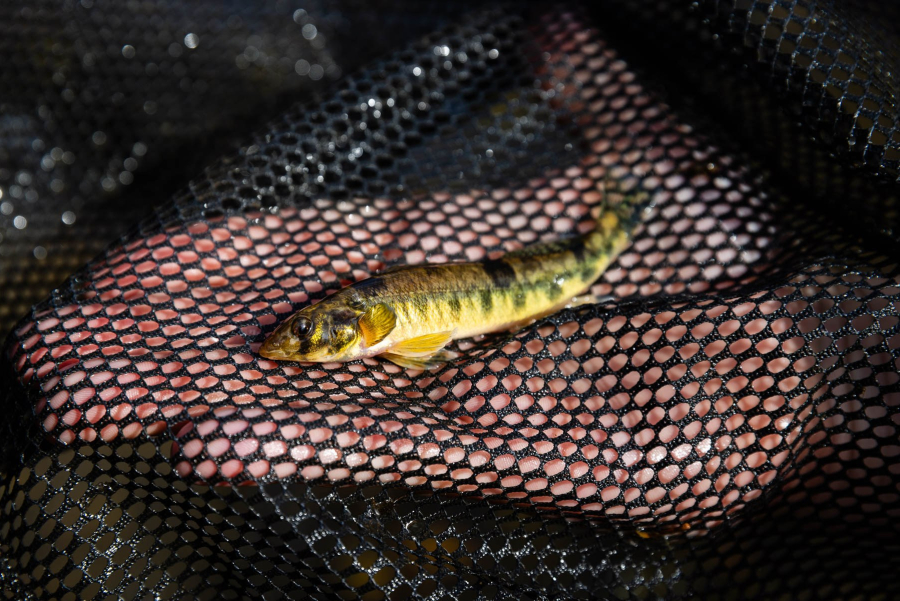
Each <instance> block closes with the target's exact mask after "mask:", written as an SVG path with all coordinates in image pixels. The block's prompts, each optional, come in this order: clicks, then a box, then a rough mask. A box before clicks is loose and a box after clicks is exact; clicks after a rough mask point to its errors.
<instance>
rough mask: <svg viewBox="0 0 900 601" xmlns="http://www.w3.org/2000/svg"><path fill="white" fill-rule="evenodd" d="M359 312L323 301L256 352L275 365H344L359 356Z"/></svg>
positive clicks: (293, 318) (343, 304)
mask: <svg viewBox="0 0 900 601" xmlns="http://www.w3.org/2000/svg"><path fill="white" fill-rule="evenodd" d="M360 315H361V311H360V310H359V309H358V308H353V307H352V306H351V304H350V303H346V302H342V300H341V299H339V298H333V299H325V300H323V301H321V302H318V303H316V304H314V305H310V306H308V307H305V308H303V309H301V310H300V311H297V313H295V314H294V315H292V316H291V317H290V318H288V319H287V320H286V321H285V322H284V323H282V324H281V325H280V326H278V328H277V329H276V330H275V331H274V332H272V334H271V335H270V336H269V337H268V338H266V340H265V342H263V344H262V346H261V347H260V348H259V354H260V355H262V356H263V357H265V358H266V359H274V360H278V361H312V362H315V363H325V362H328V361H348V360H351V359H354V358H356V357H357V356H359V353H360V350H361V344H362V339H361V336H360V331H359V317H360Z"/></svg>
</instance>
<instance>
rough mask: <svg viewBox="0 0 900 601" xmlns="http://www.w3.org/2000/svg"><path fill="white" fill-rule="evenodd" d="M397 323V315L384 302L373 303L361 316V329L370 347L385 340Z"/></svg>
mask: <svg viewBox="0 0 900 601" xmlns="http://www.w3.org/2000/svg"><path fill="white" fill-rule="evenodd" d="M396 325H397V315H396V314H395V313H394V310H393V309H391V308H390V307H389V306H387V305H386V304H384V303H379V304H377V305H372V306H371V307H369V308H368V309H366V312H365V313H363V314H362V317H360V318H359V330H360V332H361V333H362V335H363V340H365V342H366V346H368V347H372V346H375V345H376V344H378V343H379V342H381V341H382V340H384V339H385V338H386V337H387V335H388V334H390V333H391V331H392V330H393V329H394V327H395V326H396Z"/></svg>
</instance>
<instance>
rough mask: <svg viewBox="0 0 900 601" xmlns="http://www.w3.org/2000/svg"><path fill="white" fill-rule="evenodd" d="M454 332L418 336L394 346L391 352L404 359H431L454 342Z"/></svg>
mask: <svg viewBox="0 0 900 601" xmlns="http://www.w3.org/2000/svg"><path fill="white" fill-rule="evenodd" d="M452 337H453V332H437V333H436V334H425V335H423V336H416V337H415V338H410V339H409V340H404V341H403V342H401V343H399V344H397V345H395V346H392V347H391V348H390V352H391V353H392V354H394V355H400V356H402V357H430V356H431V355H433V354H435V353H436V352H438V351H439V350H441V349H442V348H444V347H445V346H447V343H448V342H450V340H452Z"/></svg>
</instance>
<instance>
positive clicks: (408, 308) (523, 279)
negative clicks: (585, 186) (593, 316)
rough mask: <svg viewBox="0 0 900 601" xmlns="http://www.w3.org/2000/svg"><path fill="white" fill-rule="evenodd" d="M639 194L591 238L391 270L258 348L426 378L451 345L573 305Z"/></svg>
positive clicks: (273, 355)
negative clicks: (423, 372) (384, 362)
mask: <svg viewBox="0 0 900 601" xmlns="http://www.w3.org/2000/svg"><path fill="white" fill-rule="evenodd" d="M638 196H642V195H635V196H634V197H631V198H626V199H624V200H623V202H620V203H618V204H617V205H615V206H613V207H606V208H605V209H604V210H603V212H602V213H601V215H600V218H599V220H598V221H597V224H596V227H595V229H594V230H593V231H591V232H589V233H588V234H585V235H583V236H579V237H576V238H570V239H565V240H560V241H558V242H552V243H548V244H538V245H535V246H531V247H528V248H525V249H522V250H519V251H516V252H512V253H509V254H507V255H505V256H503V257H502V258H499V259H492V260H487V261H478V262H470V263H444V264H425V265H410V266H398V267H392V268H390V269H387V270H386V271H383V272H381V273H379V274H376V275H374V276H372V277H370V278H368V279H365V280H361V281H359V282H356V283H354V284H351V285H350V286H347V287H346V288H343V289H342V290H339V291H338V292H336V293H334V294H333V295H331V296H329V297H327V298H325V299H323V300H321V301H319V302H318V303H315V304H313V305H310V306H308V307H304V308H303V309H301V310H300V311H298V312H297V313H295V314H294V315H292V316H291V317H289V318H288V319H287V320H286V321H285V322H284V323H282V324H281V325H280V326H278V329H276V330H275V332H273V333H272V335H271V336H269V337H268V338H267V339H266V341H265V342H264V343H263V344H262V346H261V347H260V349H259V353H260V355H262V356H263V357H265V358H267V359H276V360H283V361H313V362H329V361H351V360H354V359H359V358H362V357H373V356H376V355H378V356H381V357H384V358H385V359H388V360H390V361H392V362H394V363H396V364H397V365H400V366H402V367H406V368H411V369H426V368H429V367H432V366H434V365H437V364H439V363H441V362H444V361H446V360H448V356H447V354H446V353H445V352H442V349H443V348H444V347H445V346H446V345H447V344H448V343H449V342H450V341H451V340H457V339H460V338H469V337H472V336H477V335H479V334H487V333H490V332H499V331H503V330H511V329H515V328H518V327H521V326H523V325H526V324H528V323H531V322H533V321H535V320H536V319H539V318H541V317H545V316H547V315H550V314H552V313H555V312H556V311H558V310H560V309H562V308H564V307H566V306H572V305H573V304H582V303H584V302H586V301H585V299H584V298H582V297H579V295H582V294H584V293H585V292H586V291H587V290H589V289H590V287H591V285H592V284H593V283H594V282H595V281H596V280H597V278H598V277H599V276H600V274H601V273H603V271H604V270H605V269H606V267H607V266H608V265H609V263H610V262H611V261H612V260H613V259H614V258H615V257H616V256H617V255H618V254H619V253H620V252H621V251H622V250H623V249H624V248H625V247H626V246H627V244H628V242H629V241H630V238H631V232H632V230H633V229H634V227H635V225H636V223H637V210H636V209H637V205H638V204H639V203H638V202H637V201H636V200H635V198H637V197H638Z"/></svg>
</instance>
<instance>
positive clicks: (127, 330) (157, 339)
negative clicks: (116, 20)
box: [0, 0, 900, 601]
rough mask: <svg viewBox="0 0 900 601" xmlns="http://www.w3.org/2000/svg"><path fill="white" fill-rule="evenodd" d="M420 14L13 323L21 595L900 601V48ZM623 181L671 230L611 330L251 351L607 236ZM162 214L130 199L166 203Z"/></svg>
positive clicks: (592, 325) (570, 323) (855, 14)
mask: <svg viewBox="0 0 900 601" xmlns="http://www.w3.org/2000/svg"><path fill="white" fill-rule="evenodd" d="M285 6H286V5H284V6H283V5H282V4H277V8H278V10H280V11H284V10H285ZM385 6H386V7H387V6H388V5H387V4H386V5H385ZM445 6H446V5H445ZM291 8H292V7H291ZM394 9H395V10H398V14H401V15H402V14H403V12H402V11H401V10H399V9H398V8H397V7H394ZM130 10H134V9H130V8H129V9H122V11H123V14H126V15H127V14H128V11H130ZM148 10H149V9H148ZM211 10H212V9H211ZM362 10H363V9H362V8H361V7H355V6H354V7H349V8H347V7H345V10H344V12H343V13H342V14H345V15H353V14H357V12H358V11H362ZM279 14H287V15H294V14H296V13H295V12H293V11H292V10H287V12H281V13H279ZM304 14H310V15H312V14H314V11H313V10H312V9H310V10H309V12H308V13H304ZM359 14H365V13H362V12H361V13H359ZM407 16H408V17H409V19H410V23H413V24H415V26H416V27H420V28H426V31H427V29H428V28H427V27H426V26H430V28H431V29H433V32H432V33H430V34H428V35H427V36H426V37H424V38H421V37H419V36H418V35H417V36H416V38H415V39H416V40H417V41H412V42H408V43H407V42H406V41H402V40H401V39H399V38H397V39H384V38H379V39H382V43H383V44H384V45H385V46H389V45H390V44H395V45H396V48H397V49H396V50H395V51H393V52H392V53H388V54H386V55H385V56H383V57H382V58H377V59H375V60H374V61H373V60H366V57H364V56H356V57H354V58H348V59H347V60H351V61H356V62H357V63H358V64H360V65H363V66H362V67H361V69H360V70H357V71H355V72H352V73H350V74H343V73H342V74H340V75H336V76H335V77H334V80H333V82H332V83H331V84H329V86H328V87H324V88H322V90H320V91H319V96H317V97H316V98H313V99H311V100H308V101H306V102H304V103H301V104H298V105H295V106H294V108H290V109H287V110H285V111H284V112H276V110H275V108H273V107H274V106H275V105H263V104H260V105H258V106H266V107H267V108H266V109H261V108H258V107H257V108H255V109H253V111H251V112H255V111H262V112H266V111H272V112H271V113H268V114H265V115H262V116H264V117H265V119H264V120H263V119H262V118H260V123H262V125H259V126H258V127H257V128H256V131H257V132H258V133H257V134H255V135H254V134H246V133H241V135H237V134H235V129H234V128H231V127H229V126H223V127H222V135H228V134H229V133H230V134H233V135H235V137H236V140H237V143H238V144H240V150H239V151H237V152H231V153H227V154H225V155H224V156H222V155H216V154H215V153H214V151H215V149H213V150H212V151H210V154H207V155H204V156H206V157H208V160H207V161H206V162H205V164H207V165H210V166H209V167H207V168H206V169H205V171H204V172H203V174H202V175H201V176H199V177H193V178H192V179H190V182H191V183H190V184H189V185H186V186H183V187H182V188H181V191H180V192H177V193H174V198H173V200H171V201H170V202H167V203H166V204H164V205H163V206H161V207H159V208H157V209H155V210H154V211H153V213H152V214H151V216H150V217H148V218H146V219H143V220H142V221H140V222H139V225H137V227H135V228H133V229H132V230H131V232H130V233H128V234H126V235H124V236H122V237H121V238H120V239H118V240H117V241H115V242H113V243H112V244H111V245H110V246H108V247H107V248H106V250H105V251H103V253H102V254H101V255H100V256H99V257H97V258H96V259H94V260H92V261H90V262H89V263H88V264H87V265H86V266H85V267H83V268H81V269H79V270H78V271H77V273H76V274H75V275H73V276H72V277H71V278H69V279H68V280H66V282H65V283H64V284H63V285H62V286H60V287H59V288H57V289H56V290H54V291H53V293H52V294H51V295H50V297H49V298H48V299H46V300H45V301H43V302H41V303H38V304H37V305H35V306H34V307H33V309H32V310H31V311H30V312H29V314H28V315H26V316H25V317H24V318H22V319H21V320H20V321H19V322H18V324H17V325H16V326H15V327H14V328H13V331H12V333H11V335H10V337H9V339H8V341H7V343H6V346H5V351H4V356H3V365H2V366H0V369H2V372H0V395H2V399H3V403H4V408H5V411H4V417H3V419H2V421H0V432H2V443H0V451H2V453H3V458H4V467H3V474H4V477H3V482H2V486H0V516H2V517H0V585H2V589H0V590H2V591H3V594H4V596H5V598H9V599H78V598H87V599H116V598H128V599H132V598H134V599H145V598H146V599H214V598H226V599H266V600H269V599H273V600H274V599H306V598H314V599H348V600H352V599H363V600H367V601H375V600H379V599H410V598H412V599H418V598H422V599H435V600H437V599H480V598H486V599H513V598H518V599H607V598H608V599H631V598H634V599H652V598H685V599H687V598H706V599H759V598H764V599H776V598H777V599H780V598H784V599H803V598H828V599H889V598H894V597H896V596H898V593H900V592H898V590H897V588H898V583H897V580H896V578H895V576H894V574H895V573H896V568H897V561H896V555H897V551H898V550H900V538H898V531H897V526H896V522H897V517H898V512H900V503H898V502H900V496H898V491H897V473H898V471H900V459H898V455H900V445H898V436H897V422H898V420H900V414H898V413H897V409H896V407H897V406H898V404H900V386H898V383H900V376H898V373H897V367H898V364H897V362H898V358H900V354H898V346H900V327H898V324H900V318H898V301H900V285H898V283H900V268H898V264H897V256H898V254H897V242H896V236H895V232H894V227H895V225H894V222H895V221H896V214H895V212H894V211H895V195H896V191H895V190H896V189H895V185H896V184H895V182H894V180H895V179H896V169H897V158H898V157H897V156H896V153H897V152H898V147H900V137H898V139H897V140H895V139H894V136H895V130H896V129H897V115H896V107H895V105H894V104H893V102H894V100H893V92H892V90H893V89H894V88H895V87H896V85H897V84H896V82H895V77H894V75H893V73H894V72H895V71H894V69H893V64H894V61H895V44H896V31H895V30H894V29H892V25H891V24H890V22H889V20H886V19H881V18H876V17H877V16H878V12H877V9H876V8H875V5H874V4H871V5H870V4H867V3H863V2H861V3H856V2H853V3H850V2H846V3H821V4H810V3H799V2H798V3H788V2H781V3H763V2H749V1H748V2H742V1H736V2H733V3H732V2H700V3H694V4H691V5H687V4H683V3H674V2H664V1H661V0H657V1H655V2H651V1H646V2H636V3H619V2H609V3H606V4H604V5H601V6H593V5H585V6H581V5H578V4H571V5H566V6H553V7H548V6H542V5H534V6H529V7H527V8H521V7H517V8H513V7H510V6H499V7H487V8H485V7H474V6H467V5H461V6H460V7H459V10H457V11H454V10H450V9H446V12H440V11H438V12H428V13H427V14H421V15H407ZM301 17H302V15H301ZM169 18H176V17H171V16H170V17H169ZM398 19H401V20H400V21H398V22H400V23H402V22H403V21H402V18H401V17H398ZM301 20H302V19H301ZM347 20H348V21H342V20H340V19H336V18H335V19H334V20H333V21H332V23H333V24H334V25H333V27H334V29H335V31H339V30H340V28H341V26H345V27H349V26H347V25H346V23H347V22H352V21H353V19H352V18H351V17H349V16H348V17H347ZM150 22H151V23H158V21H153V20H151V21H150ZM210 22H212V21H210ZM278 22H279V23H280V21H278ZM305 25H306V24H305V23H294V25H293V26H292V27H293V29H291V30H290V31H286V32H285V33H283V34H279V33H278V31H279V30H278V29H277V28H276V29H271V30H268V31H269V34H270V35H271V36H273V39H276V40H277V39H280V38H279V37H278V36H279V35H284V36H294V37H293V38H290V39H292V40H293V39H294V38H296V39H297V40H299V39H301V38H304V33H303V32H311V31H312V30H310V29H308V28H305ZM210 27H212V26H210ZM412 28H413V25H410V26H409V27H408V28H404V27H400V29H403V30H406V29H412ZM263 29H265V27H263ZM298 30H299V34H298ZM317 31H318V30H317ZM345 31H349V30H348V29H345ZM422 33H425V32H422ZM148 35H149V34H148ZM184 35H187V34H184ZM197 35H198V38H199V40H200V42H199V44H200V45H199V46H198V48H197V49H199V48H202V44H203V41H204V39H205V38H204V37H203V35H202V34H197ZM223 35H224V34H223ZM298 35H299V37H297V36H298ZM359 35H360V36H364V35H366V28H361V29H360V32H359ZM371 35H373V36H375V35H376V33H375V32H372V33H371ZM313 37H315V36H313ZM223 39H225V38H223ZM304 39H305V38H304ZM182 41H183V43H182V45H184V43H187V42H190V41H189V40H187V38H183V40H182ZM190 43H193V42H190ZM373 43H374V42H373ZM347 44H349V45H344V46H341V53H340V54H341V55H342V56H348V57H351V56H353V52H354V51H353V43H352V42H348V43H347ZM189 50H191V49H190V48H186V49H184V50H182V52H188V51H189ZM167 52H168V49H167ZM335 52H336V53H337V51H335ZM251 54H252V53H251ZM337 55H338V54H335V56H337ZM299 56H300V55H299V54H298V55H297V57H296V59H295V60H294V62H293V63H292V67H291V68H292V69H294V72H295V74H299V73H300V71H305V70H306V68H307V67H306V66H304V65H302V64H299V63H300V61H301V60H304V61H307V63H308V64H309V65H312V63H313V62H315V64H316V65H318V66H319V67H320V68H321V69H322V72H323V74H324V73H325V72H326V66H324V65H325V64H326V62H327V61H325V59H322V58H318V59H316V61H312V62H310V61H308V60H307V59H301V58H299ZM701 58H702V61H701V60H700V59H701ZM298 64H299V67H298ZM298 68H299V70H298ZM309 69H310V71H308V72H307V73H306V74H307V75H308V74H309V73H311V69H312V67H311V66H309ZM204 73H205V74H206V76H207V77H210V78H213V79H214V75H215V74H214V73H210V72H204ZM19 77H21V78H24V76H23V75H19ZM323 77H324V75H323ZM290 81H294V80H290ZM141 85H148V86H149V84H141ZM223 85H225V84H223ZM291 85H293V84H291ZM148 89H150V88H141V91H140V92H138V96H140V97H142V98H143V97H145V96H146V90H148ZM286 89H293V88H290V86H287V87H286ZM185 94H186V95H187V97H191V98H194V100H195V101H196V103H197V104H196V112H197V114H198V115H207V114H208V115H209V116H210V117H215V116H218V114H217V113H215V111H212V109H211V108H210V105H208V104H206V103H207V101H206V100H202V99H198V97H197V96H196V95H195V94H194V92H193V91H191V92H187V91H185ZM259 96H265V97H266V98H269V100H267V101H271V100H270V97H269V96H267V95H266V94H265V93H263V92H262V91H260V92H259ZM876 98H880V99H881V102H880V103H879V102H876ZM218 100H219V101H221V100H222V99H221V98H219V99H218ZM248 102H250V101H249V100H248ZM260 102H263V101H260ZM223 104H226V105H227V104H228V103H227V102H225V103H223ZM853 107H855V108H853ZM851 109H852V110H851ZM101 113H102V111H101ZM848 115H850V117H848ZM262 116H261V115H257V117H262ZM848 119H850V120H849V121H848ZM264 121H267V122H268V124H265V123H264ZM117 127H120V128H121V129H119V130H115V131H116V132H117V135H116V136H115V138H116V139H118V138H119V137H122V138H123V139H124V138H126V137H127V136H125V134H126V133H127V132H131V131H133V129H132V126H130V125H127V124H123V125H119V126H117ZM236 127H237V126H235V128H236ZM107 135H109V136H110V137H111V138H112V137H114V136H112V132H108V133H107ZM184 135H185V136H186V138H185V141H184V143H185V144H186V145H187V146H188V147H190V146H191V145H192V144H193V143H194V142H195V141H196V142H198V143H199V139H198V138H202V137H203V136H202V135H201V134H199V133H196V132H193V131H191V132H187V133H185V134H184ZM896 135H898V136H900V134H896ZM29 143H30V142H29ZM92 143H93V140H92ZM4 144H6V142H4ZM32 146H33V145H32ZM216 157H218V158H216ZM165 165H166V163H165V162H163V161H162V160H161V159H160V162H158V163H157V164H156V167H155V168H156V169H158V170H159V171H160V172H161V175H168V174H169V173H170V172H169V171H168V169H167V168H166V166H165ZM148 170H149V172H148V173H149V176H150V177H152V174H153V173H154V171H153V168H152V167H148ZM174 173H175V175H173V176H172V178H173V179H172V185H173V186H174V185H175V182H178V181H179V180H178V178H179V177H183V178H184V179H183V180H182V181H181V182H179V183H185V182H187V181H188V178H189V177H190V176H186V175H184V173H182V172H177V171H176V172H174ZM0 175H2V173H0ZM126 179H128V178H126ZM99 181H101V182H102V179H100V180H99ZM610 182H614V183H615V187H616V190H617V192H629V191H635V190H643V191H646V192H648V193H649V195H650V199H651V203H650V206H649V207H648V208H647V209H646V210H645V211H644V213H643V215H642V223H641V225H640V226H639V228H638V230H637V232H636V233H635V236H634V240H633V243H632V244H631V246H630V247H629V248H628V249H627V250H626V251H625V252H624V253H623V254H622V255H621V256H620V257H619V258H618V260H617V261H616V262H615V263H614V264H613V265H612V266H611V268H610V269H609V270H608V271H607V273H606V274H604V275H603V276H602V278H601V279H600V280H599V281H598V282H597V283H596V285H595V286H594V288H593V292H595V293H596V294H598V295H601V296H605V295H609V296H611V297H612V300H611V301H609V302H608V303H605V304H602V305H591V306H586V307H579V308H577V309H571V310H566V311H562V312H560V313H559V314H557V315H554V316H552V317H550V318H548V319H544V320H542V321H540V322H538V323H536V324H534V325H533V326H530V327H527V328H525V329H523V330H522V331H520V332H516V333H512V334H509V335H500V336H492V337H487V338H485V339H483V340H476V341H462V342H460V343H459V344H458V345H457V346H456V347H455V349H456V350H458V351H459V352H460V358H459V359H458V360H456V361H454V362H453V363H450V364H448V365H445V366H442V367H440V368H438V369H435V370H432V371H429V372H425V373H421V372H409V371H406V370H403V369H402V368H399V367H397V366H395V365H393V364H390V363H387V362H384V361H381V360H378V359H366V360H360V361H355V362H351V363H347V364H324V365H305V364H293V363H278V362H271V361H267V360H264V359H262V358H260V357H259V356H258V355H257V354H256V352H255V351H256V349H257V347H258V345H259V344H260V343H261V342H262V340H263V339H264V338H265V336H266V335H267V334H268V333H269V332H271V331H272V330H273V329H274V328H275V326H276V325H277V324H278V323H279V322H280V321H281V320H283V319H284V318H285V317H287V316H288V315H290V314H291V313H292V312H293V311H295V310H296V309H298V308H299V307H302V306H304V305H305V304H306V303H308V302H311V301H314V300H316V299H319V298H322V297H323V296H324V295H325V294H327V293H328V292H330V291H334V290H337V289H339V288H340V287H342V286H344V285H347V284H349V283H350V282H353V281H355V280H358V279H361V278H364V277H366V276H367V275H368V274H370V273H372V272H374V271H377V270H379V269H381V268H383V267H385V266H391V265H396V264H408V263H418V262H423V261H431V262H443V261H454V260H478V259H482V258H490V257H494V256H499V255H500V254H502V253H503V252H507V251H510V250H514V249H516V248H520V247H522V246H525V245H528V244H532V243H534V242H536V241H540V240H550V239H555V238H559V237H562V236H566V235H571V234H572V233H573V232H575V231H577V230H583V229H584V228H589V227H590V225H591V224H590V220H591V210H592V209H594V208H596V207H598V206H599V205H601V204H602V203H603V202H604V201H605V198H606V190H607V189H608V188H609V184H610ZM120 183H121V182H120ZM101 185H102V184H101ZM136 185H137V180H135V183H134V184H131V186H132V187H131V188H130V189H129V190H125V191H123V192H119V194H120V196H117V197H115V198H118V199H119V200H118V201H116V202H117V203H118V204H119V205H123V204H125V205H126V206H129V210H132V211H133V210H136V209H138V208H143V209H145V210H148V209H149V206H150V204H151V203H152V202H153V199H150V198H148V197H143V196H141V194H142V193H141V192H140V191H138V192H134V194H136V196H134V197H132V198H133V199H134V200H133V201H132V204H131V205H127V203H128V199H129V194H131V193H132V192H131V190H136V189H137V188H136V187H135V186H136ZM148 185H149V184H148ZM0 188H2V189H3V191H4V194H12V192H10V191H9V189H10V188H11V185H10V186H7V185H6V184H3V183H0ZM110 192H111V193H115V190H111V191H110ZM40 198H43V197H40ZM40 198H38V200H36V201H35V202H36V203H37V204H35V206H40V204H39V203H40ZM138 200H140V202H138ZM156 200H160V199H158V198H157V199H156ZM123 225H124V224H123ZM22 231H25V232H27V231H28V230H27V229H26V230H22Z"/></svg>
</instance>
